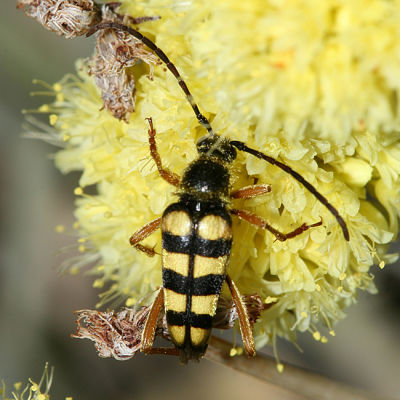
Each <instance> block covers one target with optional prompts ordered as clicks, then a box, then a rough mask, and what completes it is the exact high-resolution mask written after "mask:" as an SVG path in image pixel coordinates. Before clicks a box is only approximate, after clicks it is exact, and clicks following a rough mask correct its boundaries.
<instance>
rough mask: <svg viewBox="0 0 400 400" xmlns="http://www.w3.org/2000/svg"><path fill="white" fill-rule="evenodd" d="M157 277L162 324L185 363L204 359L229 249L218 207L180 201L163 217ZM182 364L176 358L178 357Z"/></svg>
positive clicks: (228, 231)
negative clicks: (159, 278)
mask: <svg viewBox="0 0 400 400" xmlns="http://www.w3.org/2000/svg"><path fill="white" fill-rule="evenodd" d="M161 230H162V249H163V250H162V259H163V268H162V277H163V288H164V289H163V290H164V301H165V310H166V318H167V323H168V327H169V331H170V333H171V338H172V340H173V342H174V344H175V346H176V347H177V348H179V349H183V354H184V357H185V358H187V359H192V358H194V359H198V358H199V357H200V356H201V355H203V354H204V352H205V350H206V347H207V342H208V337H209V335H210V332H211V327H212V320H213V317H214V315H215V311H216V307H217V302H218V298H219V294H220V292H221V288H222V284H223V282H224V281H225V277H226V265H227V260H228V257H229V255H230V252H231V246H232V221H231V217H230V215H229V213H228V212H227V210H226V208H225V206H224V205H223V204H221V201H219V200H218V199H216V201H214V202H213V201H201V200H199V199H196V198H190V196H188V195H186V194H185V195H183V196H182V198H181V200H180V201H179V202H178V203H174V204H171V205H170V206H169V207H168V208H167V209H166V210H165V212H164V214H163V216H162V223H161ZM181 358H182V357H181Z"/></svg>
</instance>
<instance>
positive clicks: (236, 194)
mask: <svg viewBox="0 0 400 400" xmlns="http://www.w3.org/2000/svg"><path fill="white" fill-rule="evenodd" d="M270 191H271V186H270V185H263V184H261V185H250V186H245V187H242V188H240V189H238V190H234V191H233V192H231V194H230V197H231V198H232V199H252V198H253V197H256V196H260V195H262V194H265V193H269V192H270Z"/></svg>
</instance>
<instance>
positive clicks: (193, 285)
mask: <svg viewBox="0 0 400 400" xmlns="http://www.w3.org/2000/svg"><path fill="white" fill-rule="evenodd" d="M110 28H113V29H117V30H122V31H125V32H128V33H129V34H131V35H133V36H134V37H136V38H137V39H138V40H140V41H141V42H142V43H144V44H145V45H146V46H147V47H149V48H150V49H151V50H152V51H154V53H155V54H156V55H157V56H158V57H159V58H160V59H161V61H162V62H164V63H165V65H166V66H167V68H168V69H169V70H170V71H171V72H172V74H173V75H174V76H175V78H176V79H177V81H178V83H179V85H180V87H181V88H182V90H183V92H184V94H185V96H186V98H187V100H188V102H189V104H190V105H191V107H192V109H193V111H194V113H195V116H196V118H197V119H198V121H199V123H200V124H201V125H202V126H203V127H204V128H206V129H207V131H208V133H207V135H206V136H205V137H203V138H201V139H200V140H199V141H198V142H197V151H198V158H197V159H195V160H194V161H193V162H192V163H190V164H189V165H188V167H187V168H186V170H185V171H184V172H183V176H182V177H179V176H178V175H176V174H175V173H173V172H171V171H169V170H168V169H166V168H164V167H163V165H162V161H161V157H160V154H159V153H158V150H157V144H156V130H155V128H154V126H153V121H152V118H147V120H148V123H149V130H148V134H149V145H150V155H151V157H152V158H153V160H154V162H155V164H156V166H157V169H158V172H159V174H160V176H161V178H163V179H164V180H165V181H167V182H168V183H169V184H171V185H173V186H175V187H176V188H177V189H178V190H177V193H176V194H177V196H178V201H177V202H175V203H173V204H171V205H169V206H168V207H167V208H166V210H165V211H164V213H163V215H162V216H161V217H160V218H157V219H156V220H154V221H152V222H150V223H148V224H147V225H145V226H144V227H142V228H141V229H139V230H138V231H137V232H135V233H134V234H133V235H132V236H131V238H130V240H129V241H130V244H131V245H132V246H134V247H135V248H136V249H138V250H140V251H143V252H145V253H146V254H147V255H148V256H154V255H155V251H154V249H152V248H150V247H148V246H145V245H143V244H141V242H142V241H143V240H144V239H145V238H147V237H148V236H149V235H151V234H152V233H153V232H155V231H156V230H157V229H159V228H161V232H162V277H163V279H162V280H163V286H162V288H161V289H160V290H159V291H158V294H157V296H156V298H155V300H154V302H153V304H152V306H151V309H150V312H149V316H148V318H147V321H146V324H145V327H144V330H143V334H142V349H141V350H142V351H143V352H144V353H159V349H154V348H153V342H154V337H155V332H156V327H157V320H158V317H159V314H160V313H161V311H162V309H163V307H164V309H165V314H166V320H167V324H168V329H169V334H170V336H171V339H172V342H173V343H174V345H175V349H171V350H170V351H169V350H167V349H166V350H165V351H164V354H177V353H178V354H179V358H180V361H181V362H182V363H187V362H188V360H199V359H200V358H201V357H202V356H203V355H204V354H205V352H206V349H207V345H208V340H209V336H210V332H211V327H212V319H213V317H214V315H215V311H216V306H217V302H218V298H219V295H220V292H221V288H222V284H223V282H224V281H226V283H227V284H228V287H229V289H230V292H231V294H232V299H233V301H234V303H235V306H236V308H237V310H238V316H239V326H240V330H241V333H242V338H243V344H244V349H245V351H246V353H247V355H249V356H254V355H255V346H254V340H253V334H252V329H251V325H250V322H249V318H248V315H247V311H246V308H245V307H244V304H243V302H242V300H241V296H240V294H239V291H238V289H237V287H236V285H235V283H234V282H233V281H232V279H231V278H230V277H229V275H228V273H227V266H228V263H229V256H230V253H231V247H232V220H231V215H236V216H238V217H239V218H241V219H243V220H245V221H247V222H249V223H250V224H252V225H254V226H256V227H258V228H261V229H266V230H268V231H269V232H271V233H272V234H273V235H274V236H275V238H276V239H277V240H279V241H285V240H288V239H291V238H293V237H295V236H298V235H300V234H301V233H303V232H304V231H306V230H308V229H310V228H313V227H317V226H320V225H322V218H321V220H320V221H318V222H315V223H312V224H306V223H303V224H302V225H301V226H299V227H297V228H296V229H294V230H292V231H291V232H288V233H282V232H280V231H278V230H277V229H275V228H274V227H272V226H271V225H270V224H268V222H267V221H265V220H264V219H263V218H261V217H259V216H258V215H256V214H253V213H250V212H248V211H245V210H240V209H235V208H232V207H231V202H232V199H250V198H253V197H256V196H259V195H263V194H265V193H268V192H269V191H270V190H271V188H270V186H269V185H263V184H258V185H257V184H254V185H251V186H247V187H244V188H241V189H239V190H236V191H233V192H231V193H229V188H230V178H231V174H230V166H231V165H232V163H233V162H234V160H235V159H236V155H237V150H240V151H243V152H247V153H249V154H251V155H253V156H254V157H257V158H259V159H263V160H265V161H267V162H268V163H270V164H273V165H275V166H277V167H278V168H280V169H282V170H284V171H285V172H287V173H288V174H289V175H291V176H292V177H293V178H295V179H296V180H297V181H299V182H300V183H301V184H302V185H303V186H304V187H305V188H306V189H307V190H309V191H310V192H311V193H312V194H313V195H314V196H315V197H316V198H317V199H318V200H319V201H320V202H321V203H322V204H324V206H325V207H327V208H328V210H329V211H330V212H331V213H332V214H333V215H334V216H335V218H336V220H337V222H338V223H339V225H340V226H341V228H342V231H343V235H344V237H345V239H346V240H347V241H348V240H349V231H348V228H347V225H346V223H345V221H344V220H343V218H342V217H341V216H340V214H339V212H338V211H337V210H336V208H335V207H334V206H332V205H331V204H330V203H329V202H328V200H327V199H326V198H325V197H324V196H323V195H322V194H320V193H319V192H318V191H317V189H316V188H315V187H314V186H313V185H311V184H310V183H309V182H308V181H306V180H305V179H304V178H303V177H302V176H301V175H300V174H299V173H297V172H296V171H295V170H293V169H292V168H291V167H289V166H288V165H286V164H284V163H282V162H280V161H278V160H276V159H274V158H272V157H270V156H268V155H266V154H264V153H262V152H260V151H258V150H255V149H252V148H250V147H248V146H247V145H246V144H245V143H243V142H240V141H236V140H229V139H228V138H226V137H222V136H219V135H216V134H215V133H214V132H213V130H212V127H211V124H210V122H209V121H208V119H207V118H206V117H205V116H204V115H203V114H202V113H201V112H200V110H199V108H198V106H197V104H196V102H195V101H194V99H193V96H192V94H191V93H190V91H189V89H188V87H187V85H186V83H185V81H184V80H183V78H182V77H181V75H180V73H179V72H178V70H177V69H176V67H175V65H174V64H173V63H172V62H171V61H170V60H169V58H168V57H167V55H166V54H165V53H164V52H163V51H162V50H161V49H160V48H158V47H157V46H156V44H155V43H154V42H152V41H151V40H150V39H148V38H147V37H145V36H143V35H142V34H141V33H140V32H138V31H137V30H135V29H133V28H130V27H128V26H125V25H121V24H119V23H114V22H105V23H104V22H103V23H101V24H98V25H97V26H96V27H95V28H94V30H93V31H92V32H90V33H89V34H92V33H93V32H94V31H96V30H99V29H110Z"/></svg>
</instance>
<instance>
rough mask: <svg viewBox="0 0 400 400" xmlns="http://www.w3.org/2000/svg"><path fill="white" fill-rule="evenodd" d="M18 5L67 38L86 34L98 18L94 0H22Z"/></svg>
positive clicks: (47, 27) (30, 15) (45, 25)
mask: <svg viewBox="0 0 400 400" xmlns="http://www.w3.org/2000/svg"><path fill="white" fill-rule="evenodd" d="M17 7H18V8H23V9H24V11H25V13H26V15H28V16H29V17H32V18H35V19H36V20H37V21H38V22H39V23H40V24H42V25H43V26H44V27H45V28H46V29H48V30H49V31H52V32H55V33H56V34H57V35H60V36H65V37H66V38H67V39H70V38H72V37H76V36H82V35H85V34H86V33H87V32H88V31H89V30H90V28H91V27H92V26H93V25H94V24H95V23H96V21H97V18H98V11H97V7H96V5H95V3H94V2H93V0H20V1H18V3H17Z"/></svg>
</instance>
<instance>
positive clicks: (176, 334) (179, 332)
mask: <svg viewBox="0 0 400 400" xmlns="http://www.w3.org/2000/svg"><path fill="white" fill-rule="evenodd" d="M168 330H169V334H170V335H171V337H172V339H173V340H174V342H175V343H176V344H177V345H182V344H183V342H184V341H185V330H186V327H185V326H178V325H169V326H168Z"/></svg>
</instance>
